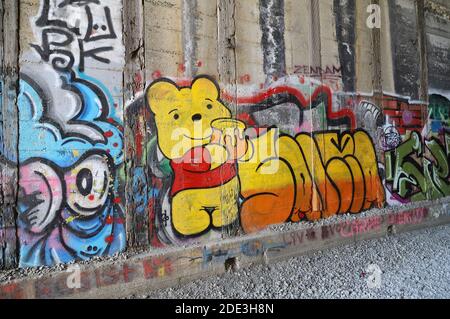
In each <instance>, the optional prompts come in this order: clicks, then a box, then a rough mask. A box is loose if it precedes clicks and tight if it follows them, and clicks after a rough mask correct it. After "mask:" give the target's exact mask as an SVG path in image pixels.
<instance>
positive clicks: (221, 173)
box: [170, 147, 237, 197]
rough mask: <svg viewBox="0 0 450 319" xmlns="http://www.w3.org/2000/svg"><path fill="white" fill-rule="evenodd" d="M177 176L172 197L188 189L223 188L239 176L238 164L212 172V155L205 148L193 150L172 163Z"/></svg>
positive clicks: (218, 168) (228, 165) (231, 164)
mask: <svg viewBox="0 0 450 319" xmlns="http://www.w3.org/2000/svg"><path fill="white" fill-rule="evenodd" d="M170 166H171V167H172V169H173V171H174V175H175V179H174V181H173V185H172V191H171V196H172V197H173V196H175V195H176V194H177V193H179V192H181V191H184V190H188V189H205V188H214V187H219V186H222V185H224V184H226V183H228V182H229V181H231V180H232V179H233V178H235V177H236V176H237V169H236V163H235V162H234V161H231V162H226V163H224V164H222V165H221V166H219V167H217V168H215V169H213V170H211V154H210V153H209V151H208V149H206V148H205V147H196V148H193V149H191V150H190V151H189V152H187V153H186V155H184V156H183V157H182V158H180V159H175V160H172V161H171V162H170Z"/></svg>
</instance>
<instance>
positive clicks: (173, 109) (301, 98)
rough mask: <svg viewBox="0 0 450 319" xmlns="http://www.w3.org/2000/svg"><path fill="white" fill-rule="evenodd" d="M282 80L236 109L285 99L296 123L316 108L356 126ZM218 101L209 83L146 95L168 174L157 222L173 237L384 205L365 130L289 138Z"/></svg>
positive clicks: (168, 85) (160, 86)
mask: <svg viewBox="0 0 450 319" xmlns="http://www.w3.org/2000/svg"><path fill="white" fill-rule="evenodd" d="M284 80H285V83H284V85H282V86H281V85H274V86H273V87H272V88H270V89H269V90H267V91H264V92H262V93H261V94H258V95H256V96H254V97H253V98H239V99H237V102H238V105H239V107H242V110H247V111H250V112H251V111H253V112H254V111H255V109H256V110H258V111H261V110H262V108H265V109H266V110H269V111H270V109H271V108H274V107H276V106H277V105H282V104H286V103H288V102H289V103H293V104H294V105H296V106H297V108H298V111H299V112H300V114H302V115H301V116H300V118H301V120H300V121H302V120H303V113H304V112H306V111H307V109H311V107H312V108H323V109H324V111H325V112H326V113H327V116H329V117H331V118H332V119H333V120H334V121H340V120H341V121H343V122H348V123H350V124H352V123H354V119H353V118H352V117H351V113H350V112H348V110H341V111H340V112H339V113H337V114H336V113H332V108H331V105H330V104H329V103H330V101H331V99H330V98H329V94H331V93H330V91H329V90H327V88H325V87H323V86H321V85H320V84H319V83H317V82H315V81H312V80H311V82H309V83H305V80H304V79H302V80H300V79H299V78H298V77H292V78H286V79H284ZM301 81H303V82H304V83H301ZM304 85H305V86H308V87H309V86H311V85H312V86H315V89H316V90H315V92H314V93H313V94H312V95H311V96H307V95H306V94H305V93H304V92H308V91H306V90H305V91H302V86H304ZM220 95H221V92H220V88H219V86H218V85H217V84H216V83H215V82H214V80H212V79H211V78H209V77H207V76H199V77H197V78H195V79H194V80H193V81H192V83H191V84H190V85H188V86H179V85H177V84H176V83H175V82H173V81H172V80H169V79H166V78H164V79H160V80H158V81H155V82H154V83H153V84H151V85H150V87H149V88H148V89H147V91H146V98H147V104H148V107H149V108H150V110H151V112H152V114H153V115H154V122H155V124H156V130H157V145H156V144H155V147H158V151H160V152H161V153H162V155H163V156H164V157H165V158H166V159H167V160H168V161H169V166H170V171H171V172H170V174H171V176H172V183H171V185H170V191H168V192H167V193H166V197H167V198H166V200H165V207H164V205H163V207H162V208H163V209H164V210H165V211H166V212H167V211H170V215H169V216H167V215H166V216H165V218H166V219H169V220H170V221H171V226H172V228H173V231H174V233H175V234H176V235H177V237H181V238H185V237H197V236H201V235H205V234H209V233H211V232H213V231H220V230H221V229H223V228H224V227H227V226H229V225H231V224H233V223H235V222H236V221H237V220H238V219H239V221H240V225H241V227H242V229H243V230H244V231H245V232H246V233H250V232H254V231H258V230H261V229H263V228H265V227H267V226H269V225H272V224H280V223H284V222H288V221H292V222H299V221H301V220H318V219H320V218H325V217H330V216H334V215H337V214H346V213H360V212H362V211H364V210H367V209H370V208H372V207H373V206H381V205H382V204H383V203H384V189H383V185H382V183H381V179H380V177H379V174H378V162H377V158H376V153H375V149H374V147H373V144H372V141H371V139H370V137H369V135H368V134H367V133H365V132H364V131H361V130H352V131H348V132H343V133H341V132H338V131H326V132H309V133H305V132H300V133H298V134H288V133H285V132H282V131H280V129H279V128H277V127H276V126H259V125H258V123H256V121H255V120H254V116H253V115H252V114H251V113H248V112H247V113H244V112H241V113H239V112H238V114H237V118H238V119H232V112H231V111H230V109H229V108H228V107H227V106H226V105H225V102H224V101H222V100H221V96H220ZM224 96H225V97H226V98H227V99H228V100H230V99H233V98H232V97H230V95H228V94H227V93H224ZM254 101H257V103H254V104H252V103H253V102H254ZM252 109H253V110H252ZM346 117H348V118H346ZM166 166H167V165H166ZM167 206H170V207H167Z"/></svg>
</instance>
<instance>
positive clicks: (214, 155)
mask: <svg viewBox="0 0 450 319" xmlns="http://www.w3.org/2000/svg"><path fill="white" fill-rule="evenodd" d="M205 148H206V149H207V150H208V152H209V153H210V155H211V170H213V169H216V168H218V167H219V166H221V165H223V164H225V163H226V162H227V160H228V152H227V149H226V148H225V147H224V146H222V145H218V144H209V145H207V146H205Z"/></svg>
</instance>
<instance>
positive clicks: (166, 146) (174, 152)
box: [147, 77, 231, 158]
mask: <svg viewBox="0 0 450 319" xmlns="http://www.w3.org/2000/svg"><path fill="white" fill-rule="evenodd" d="M147 92H148V93H147V100H148V104H149V106H150V109H151V110H152V112H153V113H154V114H155V122H156V126H157V127H158V132H159V135H160V136H164V137H162V138H160V139H158V142H159V146H160V149H161V151H162V153H163V154H164V155H165V156H166V157H167V158H177V157H182V156H183V155H185V154H186V153H187V152H188V151H189V150H190V149H192V148H195V147H201V146H204V145H207V144H209V143H210V142H211V137H212V133H213V132H212V126H211V124H212V122H213V121H214V120H217V119H221V118H231V112H230V111H229V110H228V108H226V107H225V105H223V103H222V102H221V101H220V100H219V99H218V98H219V88H218V87H217V86H216V84H215V83H214V82H213V81H212V80H210V79H209V78H207V77H199V78H197V79H196V80H194V81H193V83H192V86H191V87H184V88H179V87H178V86H177V85H176V84H175V83H173V82H171V81H170V80H167V79H164V80H161V81H157V82H154V83H153V84H152V85H151V86H150V87H149V89H148V91H147ZM164 131H166V133H163V132H164ZM169 133H170V135H169Z"/></svg>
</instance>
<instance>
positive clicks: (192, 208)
mask: <svg viewBox="0 0 450 319" xmlns="http://www.w3.org/2000/svg"><path fill="white" fill-rule="evenodd" d="M206 193H208V192H207V191H206ZM205 195H206V194H204V192H203V190H187V191H183V192H181V193H179V194H177V195H175V197H174V198H173V199H172V224H173V227H174V229H175V231H176V232H177V233H179V234H180V235H182V236H196V235H201V234H202V233H203V232H205V231H206V230H207V229H208V228H209V227H210V226H211V212H210V211H211V210H213V209H217V208H218V207H219V203H217V204H216V205H213V204H211V203H205V202H204V201H203V200H202V198H203V197H204V196H205Z"/></svg>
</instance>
